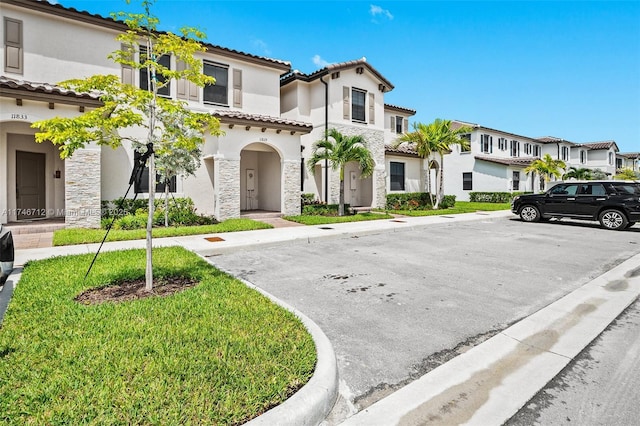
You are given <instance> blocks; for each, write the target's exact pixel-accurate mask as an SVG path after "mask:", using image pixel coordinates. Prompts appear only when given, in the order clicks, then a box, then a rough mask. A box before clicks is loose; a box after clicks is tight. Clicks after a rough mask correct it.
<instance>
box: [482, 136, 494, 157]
mask: <svg viewBox="0 0 640 426" xmlns="http://www.w3.org/2000/svg"><path fill="white" fill-rule="evenodd" d="M480 152H484V153H487V154H491V153H492V152H493V136H491V135H480Z"/></svg>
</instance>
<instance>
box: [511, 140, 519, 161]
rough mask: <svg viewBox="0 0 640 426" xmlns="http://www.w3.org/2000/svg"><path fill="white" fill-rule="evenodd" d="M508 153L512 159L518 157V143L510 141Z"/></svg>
mask: <svg viewBox="0 0 640 426" xmlns="http://www.w3.org/2000/svg"><path fill="white" fill-rule="evenodd" d="M509 151H510V154H511V156H512V157H520V142H518V141H516V140H511V141H510V142H509Z"/></svg>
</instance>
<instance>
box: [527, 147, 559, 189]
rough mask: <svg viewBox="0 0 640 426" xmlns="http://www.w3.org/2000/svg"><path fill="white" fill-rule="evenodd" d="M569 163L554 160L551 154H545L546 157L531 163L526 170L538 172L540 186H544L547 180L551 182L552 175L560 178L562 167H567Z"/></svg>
mask: <svg viewBox="0 0 640 426" xmlns="http://www.w3.org/2000/svg"><path fill="white" fill-rule="evenodd" d="M566 168H567V165H566V164H565V163H564V161H562V160H554V159H553V157H551V155H549V154H545V155H544V157H542V158H540V159H538V160H534V161H533V162H532V163H531V164H529V165H528V166H527V167H526V168H525V169H524V172H525V173H527V174H529V173H537V174H538V176H540V188H543V187H544V185H545V182H549V181H550V180H551V177H553V176H555V177H556V178H560V176H562V173H561V172H560V170H561V169H566Z"/></svg>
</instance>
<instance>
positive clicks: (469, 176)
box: [462, 172, 473, 191]
mask: <svg viewBox="0 0 640 426" xmlns="http://www.w3.org/2000/svg"><path fill="white" fill-rule="evenodd" d="M472 189H473V173H471V172H463V173H462V190H463V191H471V190H472Z"/></svg>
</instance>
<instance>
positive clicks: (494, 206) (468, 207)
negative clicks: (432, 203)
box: [387, 201, 511, 216]
mask: <svg viewBox="0 0 640 426" xmlns="http://www.w3.org/2000/svg"><path fill="white" fill-rule="evenodd" d="M510 208H511V204H510V203H472V202H469V201H456V204H455V206H454V207H450V208H448V209H439V210H387V213H393V214H400V215H404V216H436V215H448V214H459V213H473V212H476V211H495V210H509V209H510Z"/></svg>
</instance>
